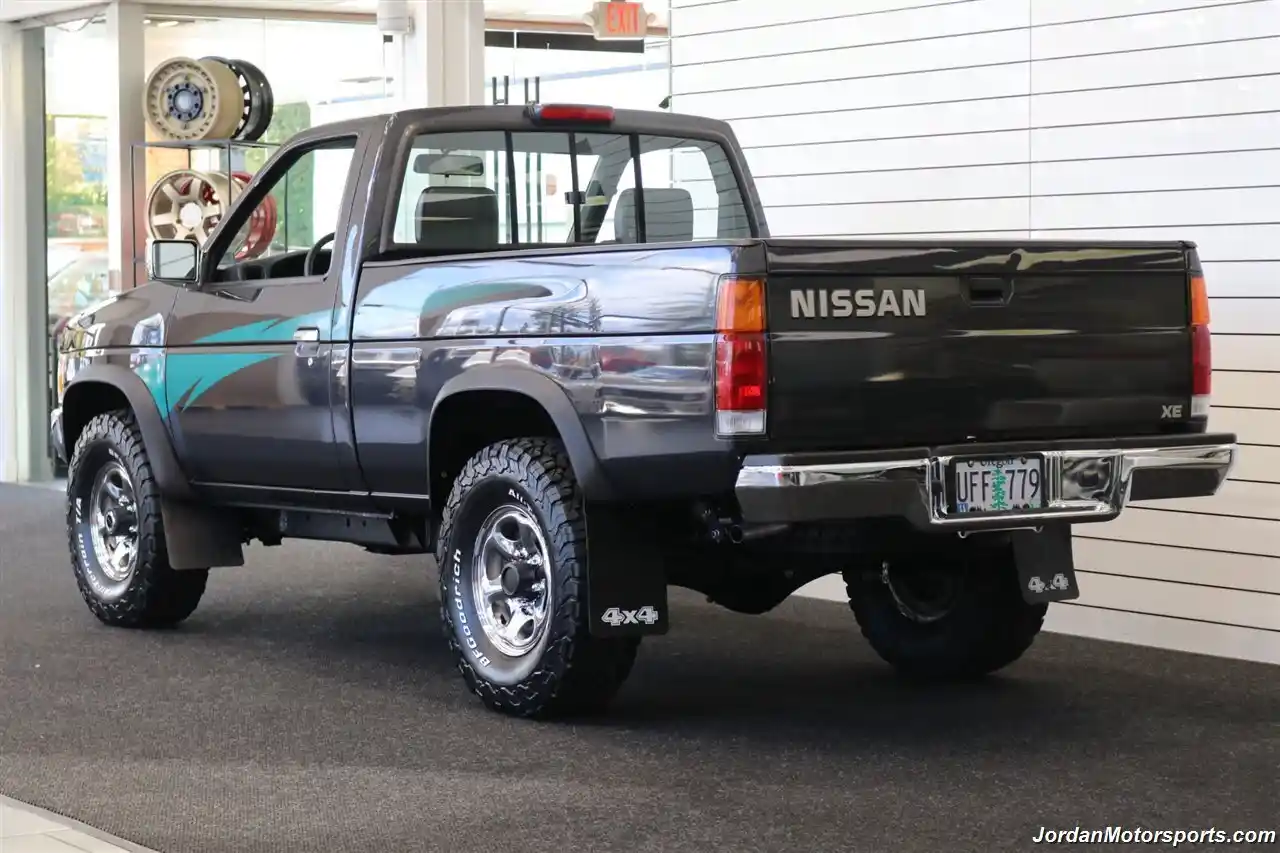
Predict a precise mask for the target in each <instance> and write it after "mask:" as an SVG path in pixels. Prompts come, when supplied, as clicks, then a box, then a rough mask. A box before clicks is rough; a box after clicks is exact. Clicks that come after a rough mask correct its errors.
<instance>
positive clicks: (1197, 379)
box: [1190, 275, 1213, 418]
mask: <svg viewBox="0 0 1280 853" xmlns="http://www.w3.org/2000/svg"><path fill="white" fill-rule="evenodd" d="M1190 298H1191V417H1193V418H1207V417H1209V406H1210V401H1211V399H1212V397H1211V395H1212V393H1213V335H1212V334H1210V332H1209V293H1208V291H1207V289H1206V288H1205V282H1204V276H1203V275H1193V276H1192V277H1191V286H1190Z"/></svg>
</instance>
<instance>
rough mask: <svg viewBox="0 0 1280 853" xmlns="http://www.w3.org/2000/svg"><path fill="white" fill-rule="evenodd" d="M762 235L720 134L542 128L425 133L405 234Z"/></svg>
mask: <svg viewBox="0 0 1280 853" xmlns="http://www.w3.org/2000/svg"><path fill="white" fill-rule="evenodd" d="M642 212H643V215H641V214H642ZM750 236H751V225H750V221H749V219H748V218H747V212H746V207H745V205H744V203H743V196H742V192H741V188H740V187H739V186H738V182H737V179H736V178H735V177H734V174H733V170H732V168H731V167H730V165H729V158H728V156H727V155H726V153H725V151H724V149H723V148H721V147H720V145H719V144H717V143H715V142H708V141H705V140H698V139H680V138H675V137H667V136H652V135H645V134H639V135H635V134H616V133H572V132H566V131H562V130H561V131H541V130H540V131H521V132H515V133H506V132H503V131H478V132H465V133H435V134H423V135H421V136H419V137H417V139H415V140H414V144H413V150H412V152H411V154H410V156H409V159H408V163H407V167H406V170H405V174H404V176H403V182H402V184H401V189H400V194H399V197H398V201H397V209H396V219H395V229H394V232H393V241H394V242H395V243H396V244H397V245H399V246H403V247H409V246H418V247H422V248H427V249H432V250H436V251H439V252H476V251H484V250H485V249H493V248H499V247H506V246H512V245H538V244H541V245H564V244H570V245H582V244H597V243H660V242H689V241H697V240H726V239H738V238H743V237H750Z"/></svg>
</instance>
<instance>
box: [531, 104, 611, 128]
mask: <svg viewBox="0 0 1280 853" xmlns="http://www.w3.org/2000/svg"><path fill="white" fill-rule="evenodd" d="M528 115H529V118H530V119H532V120H533V121H535V122H539V123H541V124H612V123H613V107H599V106H591V105H588V104H530V105H529V108H528Z"/></svg>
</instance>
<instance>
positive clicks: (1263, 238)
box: [1031, 196, 1280, 261]
mask: <svg viewBox="0 0 1280 853" xmlns="http://www.w3.org/2000/svg"><path fill="white" fill-rule="evenodd" d="M1096 198H1109V196H1096ZM1240 212H1241V213H1242V214H1245V215H1248V214H1253V215H1256V216H1268V215H1270V216H1275V217H1276V218H1275V219H1273V220H1272V222H1274V223H1280V210H1278V211H1274V212H1272V211H1257V212H1255V211H1248V210H1242V211H1240ZM1183 213H1184V216H1185V218H1186V220H1187V221H1186V222H1184V223H1182V224H1180V225H1177V226H1173V227H1169V228H1152V227H1149V226H1148V227H1138V228H1098V227H1096V226H1094V227H1089V226H1085V227H1083V228H1075V229H1065V230H1064V229H1054V228H1039V229H1035V230H1034V231H1033V233H1032V235H1031V236H1032V237H1046V238H1050V237H1051V238H1062V239H1064V240H1077V239H1078V240H1087V239H1090V238H1097V239H1099V240H1191V241H1193V242H1195V243H1196V244H1197V245H1198V246H1199V252H1200V259H1201V260H1202V261H1253V260H1258V261H1271V260H1275V259H1276V256H1277V255H1280V224H1272V225H1235V224H1232V223H1223V224H1221V225H1205V224H1197V223H1196V221H1195V220H1196V219H1197V212H1196V211H1195V210H1186V211H1183Z"/></svg>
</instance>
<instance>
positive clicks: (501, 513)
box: [471, 504, 552, 658]
mask: <svg viewBox="0 0 1280 853" xmlns="http://www.w3.org/2000/svg"><path fill="white" fill-rule="evenodd" d="M549 553H550V552H549V551H548V549H547V541H546V538H545V537H544V536H543V535H542V527H541V526H540V525H539V524H538V522H537V519H535V518H534V517H533V514H532V513H531V512H530V511H529V510H527V509H525V508H524V507H521V506H516V505H514V504H507V505H504V506H501V507H499V508H498V509H496V510H494V511H493V512H491V513H490V514H489V517H488V518H486V519H485V521H484V524H482V525H480V533H479V534H478V535H477V536H476V545H475V551H474V556H473V557H472V561H471V563H472V567H471V571H472V584H471V589H472V595H473V597H474V603H475V609H476V614H477V616H478V617H479V620H480V629H481V630H482V631H484V636H485V639H487V640H488V641H489V642H490V643H491V644H492V645H493V646H494V648H496V649H497V650H498V651H500V652H502V653H503V654H504V655H507V656H508V657H513V658H518V657H523V656H524V655H526V654H528V653H529V652H530V651H531V650H532V649H534V648H535V647H537V645H538V644H539V643H540V642H541V641H542V638H543V635H544V634H545V633H546V630H547V622H548V618H547V617H548V609H549V607H550V602H551V592H552V590H551V585H552V580H551V565H550V560H549Z"/></svg>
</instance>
